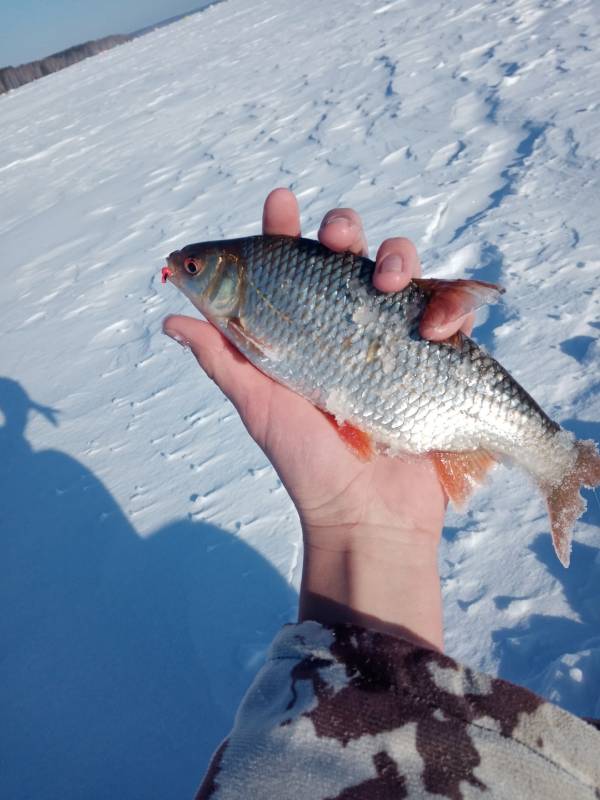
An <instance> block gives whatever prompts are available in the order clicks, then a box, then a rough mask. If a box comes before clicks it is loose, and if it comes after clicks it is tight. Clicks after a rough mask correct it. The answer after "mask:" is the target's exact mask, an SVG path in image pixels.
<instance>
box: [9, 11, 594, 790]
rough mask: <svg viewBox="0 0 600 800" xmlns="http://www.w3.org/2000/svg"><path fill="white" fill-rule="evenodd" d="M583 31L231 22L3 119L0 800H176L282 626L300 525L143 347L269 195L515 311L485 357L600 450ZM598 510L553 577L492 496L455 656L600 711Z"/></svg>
mask: <svg viewBox="0 0 600 800" xmlns="http://www.w3.org/2000/svg"><path fill="white" fill-rule="evenodd" d="M599 24H600V23H599V20H598V15H597V11H596V8H595V4H594V2H593V0H587V1H586V0H582V2H578V3H577V4H574V3H572V2H560V1H557V2H553V3H552V4H548V3H545V2H543V1H542V0H516V2H513V3H508V2H506V3H492V2H488V1H487V0H485V1H484V2H471V0H463V1H462V2H456V3H453V4H452V7H451V8H448V4H446V3H441V2H439V1H437V2H436V0H426V2H422V1H421V2H415V1H414V0H409V2H388V3H384V2H373V0H352V2H347V3H344V4H340V6H339V8H338V7H337V6H336V5H335V4H324V3H319V2H317V0H307V2H305V3H303V4H301V5H299V4H297V3H296V4H295V3H292V2H290V1H289V0H281V2H279V3H277V4H275V5H274V4H272V3H269V2H267V0H257V2H254V3H252V4H249V3H246V2H243V0H228V2H226V3H221V4H219V5H216V6H213V7H210V8H208V9H207V10H206V11H204V12H203V13H201V14H197V15H194V16H192V17H189V18H187V19H185V20H182V21H181V22H178V23H175V24H173V25H171V26H169V27H167V28H163V29H161V30H158V31H155V32H152V33H150V34H148V35H147V36H145V37H143V38H141V39H138V40H136V41H134V42H131V43H129V44H127V45H124V46H122V47H119V48H117V49H115V50H112V51H109V52H106V53H103V54H101V55H99V56H97V57H95V58H93V59H90V60H88V61H85V62H82V63H80V64H77V65H75V66H73V67H71V68H69V69H67V70H64V71H63V72H59V73H55V74H53V75H51V76H48V77H47V78H45V79H43V80H40V81H38V82H35V83H32V84H29V85H27V86H24V87H22V88H21V89H19V90H18V91H15V92H10V93H9V94H7V95H4V96H2V97H0V113H1V118H2V127H1V132H0V137H1V141H2V147H1V148H0V184H1V186H2V192H1V194H0V204H1V213H0V241H1V242H2V245H1V246H2V261H1V266H0V269H2V270H3V275H4V281H3V290H2V293H1V295H0V308H1V313H0V326H1V333H2V344H1V345H0V375H2V376H4V378H5V380H0V408H1V410H2V417H0V420H3V427H1V428H0V445H1V447H2V452H3V453H9V457H8V459H7V458H6V456H5V460H4V464H3V466H2V469H1V470H0V479H1V480H0V486H2V487H3V488H2V495H3V501H2V502H3V514H2V516H0V587H2V588H0V592H1V597H2V600H3V601H4V602H2V604H1V605H0V607H1V608H3V609H4V612H3V614H2V617H1V618H0V634H1V636H0V639H1V640H2V641H3V642H6V643H7V645H8V646H7V649H6V654H7V655H6V657H5V658H4V659H3V660H2V661H1V662H0V686H1V687H2V688H1V689H0V707H2V708H3V709H6V712H3V715H4V714H5V713H6V714H7V716H6V717H5V718H6V719H8V721H9V724H8V725H6V726H4V731H3V733H2V734H1V735H0V750H1V751H3V752H4V753H5V754H6V764H7V768H6V770H5V771H4V773H3V776H2V777H0V787H1V788H0V794H2V795H6V796H8V797H11V798H15V799H16V798H21V797H22V798H26V797H30V796H33V795H35V796H38V797H42V798H52V797H56V796H61V797H62V798H64V799H66V798H69V797H73V798H75V797H81V796H82V794H83V793H84V792H85V794H86V796H88V797H90V798H95V797H97V798H104V797H106V796H109V795H112V794H118V795H119V796H122V797H127V798H129V799H130V800H133V799H134V798H138V797H139V798H144V800H147V799H148V798H153V797H156V798H159V797H160V798H165V797H179V796H190V795H191V793H192V792H193V790H194V787H195V785H196V783H197V782H198V780H199V778H200V777H201V774H202V771H203V769H204V767H205V764H206V762H207V760H208V757H209V755H210V753H211V751H212V749H213V748H214V747H215V746H216V745H217V744H218V742H219V739H220V738H221V737H222V736H223V735H224V734H225V733H226V731H227V729H228V727H229V726H230V724H231V721H232V718H233V714H234V712H235V709H236V707H237V703H238V701H239V698H240V697H241V694H242V693H243V691H244V688H245V686H246V685H247V684H248V682H249V681H250V680H251V678H252V676H253V674H254V673H255V671H256V669H257V668H258V666H259V665H260V659H261V658H262V654H263V653H264V651H265V649H266V647H267V646H268V644H269V642H270V640H271V638H272V636H273V634H274V633H275V631H276V630H277V628H278V627H279V625H280V624H281V623H282V622H283V621H285V620H286V619H291V618H293V613H294V602H295V592H296V591H297V589H298V586H299V579H300V564H301V544H300V539H299V528H298V522H297V519H296V515H295V512H294V509H293V507H292V506H291V504H290V501H289V499H288V498H287V496H286V494H285V492H284V490H283V489H282V487H281V485H280V483H279V481H278V479H277V477H276V475H275V474H274V472H273V471H272V469H271V468H270V466H269V465H268V463H267V462H266V460H265V458H264V456H263V455H262V453H261V452H260V451H259V450H258V448H257V447H256V446H255V445H254V444H253V443H252V442H251V441H250V440H249V439H248V437H247V435H246V433H245V431H244V429H243V426H242V425H241V423H240V421H239V420H238V418H237V416H236V414H235V412H234V411H233V409H232V408H231V407H230V406H229V404H228V403H227V402H226V401H225V400H224V399H223V397H222V396H221V394H220V393H219V391H218V390H217V389H216V387H215V386H214V385H213V384H212V383H211V382H210V381H209V380H208V379H207V378H206V377H205V376H204V375H203V374H202V373H201V372H200V371H199V370H198V368H197V367H196V365H195V362H194V361H193V358H192V356H191V355H190V354H189V353H186V352H184V351H182V350H180V349H179V348H177V346H176V345H175V344H174V343H173V342H172V341H171V340H167V339H166V338H165V337H163V336H162V334H161V322H162V319H163V317H164V316H165V315H166V314H167V313H171V312H172V313H180V312H183V313H189V314H193V313H194V311H193V309H192V307H191V306H190V305H189V304H188V303H187V301H186V300H185V298H183V296H181V295H180V294H178V293H177V292H175V291H173V290H172V288H169V287H168V286H167V287H163V286H161V285H160V267H161V266H162V265H163V263H164V261H163V258H164V256H165V255H166V254H167V253H168V252H170V251H171V250H173V249H174V248H176V247H180V246H182V245H184V244H187V243H189V242H191V241H201V240H202V239H209V238H219V237H225V236H227V237H230V236H236V235H245V234H251V233H257V232H259V224H260V214H261V207H262V202H263V199H264V197H265V196H266V194H267V192H268V191H269V190H270V189H271V188H273V187H274V186H277V185H287V186H289V187H291V188H292V189H294V191H296V193H297V195H298V197H299V200H300V204H301V210H302V215H303V231H304V233H305V235H309V236H314V235H315V233H316V230H317V228H318V225H319V221H320V219H321V217H322V216H323V214H324V213H325V212H326V211H327V210H328V209H330V208H332V207H334V206H336V205H347V206H352V207H354V208H356V209H357V210H359V211H360V213H361V214H362V216H363V219H364V222H365V227H366V230H367V232H368V235H369V240H370V242H371V246H372V253H373V254H374V252H375V248H376V246H377V244H378V243H379V241H380V240H381V239H383V238H384V237H386V236H390V235H405V236H409V237H410V238H412V239H413V241H414V242H415V243H416V245H417V247H418V249H419V252H420V254H421V258H422V262H423V265H424V270H425V272H426V273H427V274H428V275H431V274H434V275H439V276H444V277H458V276H469V277H473V278H477V279H481V280H488V281H493V282H500V283H502V284H503V285H504V286H505V287H506V290H507V292H506V295H505V300H504V303H503V304H502V305H499V306H495V307H492V308H490V309H488V310H487V311H484V312H482V318H481V324H480V325H479V327H478V328H477V329H476V337H477V338H478V340H479V341H481V342H482V343H483V344H484V345H485V346H486V347H487V348H488V349H490V350H491V351H492V352H493V354H494V355H495V357H497V358H498V359H499V360H500V361H501V362H502V363H503V364H504V365H505V366H506V367H507V368H508V369H509V370H510V371H511V372H512V374H513V375H514V376H515V377H516V378H517V380H519V382H520V383H521V384H522V385H523V386H524V387H525V388H526V389H527V390H528V391H530V392H531V393H532V394H533V396H534V397H535V398H536V400H538V402H539V403H540V404H541V405H542V406H543V407H544V408H545V409H546V410H547V411H548V413H550V415H551V416H553V417H554V418H556V419H557V420H558V421H560V422H561V423H564V424H565V426H566V427H567V428H568V429H570V430H572V431H574V432H575V433H576V435H577V436H578V437H580V438H593V439H595V440H596V441H598V440H600V422H599V421H598V420H599V411H600V401H599V391H600V383H599V382H598V370H597V365H598V356H599V347H600V344H599V337H600V334H599V331H600V314H599V306H600V299H599V297H600V296H599V293H598V288H597V286H598V277H599V274H600V261H599V259H598V224H597V220H598V216H599V212H600V200H599V198H600V193H599V191H598V161H597V149H596V143H597V141H598V140H599V138H600V130H599V128H600V103H599V99H598V88H597V87H598V85H600V74H599V73H600V66H598V63H597V58H596V57H595V53H594V48H593V42H594V41H596V40H597V37H598V34H599ZM31 403H37V404H40V405H42V406H46V407H51V408H54V409H56V410H57V414H56V421H57V423H58V424H57V425H56V426H53V425H52V424H51V422H50V421H49V412H46V415H44V414H42V413H37V412H36V411H35V410H34V409H33V408H32V406H31ZM50 416H51V415H50ZM25 422H26V423H27V425H26V427H25ZM588 501H589V508H588V511H587V512H586V514H585V515H584V517H583V518H582V520H581V521H580V523H579V525H578V527H577V529H576V541H575V545H574V548H573V557H572V563H571V568H570V569H569V571H568V572H567V571H564V570H563V569H562V567H561V566H560V564H558V562H557V561H556V559H555V557H554V554H553V552H552V547H551V543H550V539H549V536H548V519H547V516H546V512H545V508H544V505H543V501H542V498H541V496H540V495H539V494H538V493H537V491H535V489H534V488H533V487H532V486H531V485H530V484H529V483H528V482H527V480H526V479H525V478H524V476H523V475H522V474H521V473H518V472H516V471H508V470H506V469H504V468H501V469H498V470H497V471H496V472H495V473H494V475H493V477H492V479H491V481H490V482H489V485H488V486H486V487H485V488H484V489H483V490H482V491H480V492H479V493H478V494H477V495H476V496H475V498H474V499H473V502H472V503H471V504H470V506H469V510H468V511H467V512H466V513H464V514H457V513H454V512H450V514H449V517H448V525H447V528H446V530H445V536H444V542H443V546H442V550H441V555H440V569H441V573H442V581H443V587H444V601H445V611H446V629H447V650H448V652H449V653H450V654H451V655H452V656H454V657H456V658H458V659H460V660H463V661H465V662H467V663H468V664H470V665H472V666H473V667H476V668H479V669H484V670H487V671H490V672H492V673H494V674H500V675H501V676H503V677H506V678H509V679H511V680H515V681H517V682H520V683H523V684H525V685H527V686H530V687H531V688H533V689H534V690H536V691H538V692H541V693H543V694H545V695H546V696H548V697H550V698H551V699H552V700H554V701H555V702H557V703H559V704H560V705H562V706H564V707H565V708H567V709H569V710H572V711H575V712H576V713H580V714H585V715H588V716H593V715H596V716H600V695H599V693H598V688H597V687H598V685H600V626H599V623H600V619H599V611H598V608H599V604H598V589H597V587H598V583H599V578H600V558H599V556H598V541H599V540H598V525H599V524H600V506H599V504H598V503H597V502H596V500H595V498H594V496H593V495H592V494H591V493H588ZM108 764H110V770H107V765H108Z"/></svg>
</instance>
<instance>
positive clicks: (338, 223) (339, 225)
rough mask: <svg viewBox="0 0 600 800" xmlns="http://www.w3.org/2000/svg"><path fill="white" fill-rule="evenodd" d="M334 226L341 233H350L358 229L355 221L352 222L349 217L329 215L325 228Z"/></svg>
mask: <svg viewBox="0 0 600 800" xmlns="http://www.w3.org/2000/svg"><path fill="white" fill-rule="evenodd" d="M332 226H334V227H335V228H336V229H337V230H338V231H339V232H340V233H349V232H350V231H356V230H358V228H357V227H356V225H355V224H354V223H353V222H350V220H349V219H348V217H329V218H328V219H326V220H325V224H324V225H323V228H331V227H332Z"/></svg>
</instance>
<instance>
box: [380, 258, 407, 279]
mask: <svg viewBox="0 0 600 800" xmlns="http://www.w3.org/2000/svg"><path fill="white" fill-rule="evenodd" d="M403 271H404V259H403V258H402V256H399V255H398V254H397V253H389V254H388V255H387V256H385V258H382V259H381V261H380V262H379V263H378V264H377V272H378V273H379V274H380V275H383V274H386V275H389V274H390V273H396V274H397V275H398V274H399V273H401V272H403Z"/></svg>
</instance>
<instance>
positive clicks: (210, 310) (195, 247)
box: [162, 242, 243, 318]
mask: <svg viewBox="0 0 600 800" xmlns="http://www.w3.org/2000/svg"><path fill="white" fill-rule="evenodd" d="M162 281H163V283H166V282H167V281H170V282H171V283H174V284H175V286H177V288H178V289H179V290H180V291H181V292H183V294H184V295H185V296H186V297H187V298H188V299H189V300H190V301H191V302H192V303H193V304H194V305H195V306H196V308H197V309H198V310H199V311H201V312H202V313H203V314H204V315H205V316H207V317H209V318H210V317H216V316H218V317H233V316H235V315H236V314H237V313H238V311H239V305H240V298H241V295H242V284H243V270H242V267H241V262H240V259H239V256H238V255H237V254H236V253H235V252H233V251H231V250H228V249H227V248H226V247H224V246H223V243H222V242H218V243H214V242H203V243H199V244H188V245H186V246H185V247H183V248H182V249H181V250H174V251H173V252H172V253H170V254H169V256H168V257H167V265H166V266H165V267H163V270H162Z"/></svg>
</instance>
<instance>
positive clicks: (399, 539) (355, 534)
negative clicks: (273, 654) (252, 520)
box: [299, 527, 443, 650]
mask: <svg viewBox="0 0 600 800" xmlns="http://www.w3.org/2000/svg"><path fill="white" fill-rule="evenodd" d="M415 540H417V541H418V544H417V543H415ZM437 543H438V537H437V536H435V537H432V536H431V535H428V533H427V532H423V534H422V535H421V536H419V535H418V534H417V536H415V532H414V531H411V532H410V535H406V536H403V532H402V530H397V529H394V530H388V529H383V528H381V529H376V530H373V529H369V530H368V531H367V530H364V529H362V528H360V527H355V528H350V529H348V528H334V527H328V528H327V529H325V530H324V529H320V530H318V531H314V530H313V531H311V530H306V529H305V530H304V567H303V574H302V586H301V591H300V609H299V619H300V621H303V620H308V619H312V620H316V621H317V622H321V623H323V624H335V623H340V622H342V623H350V624H355V625H362V626H364V627H367V628H370V629H372V630H378V631H381V632H384V633H390V634H394V635H397V636H402V637H403V638H406V639H409V640H410V641H413V642H416V643H417V644H421V645H424V646H427V647H433V648H435V649H437V650H442V649H443V628H442V603H441V591H440V580H439V574H438V566H437Z"/></svg>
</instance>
